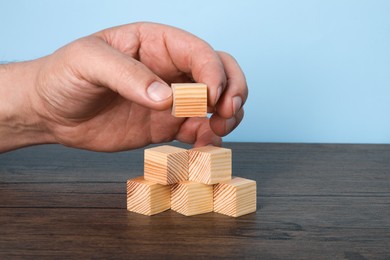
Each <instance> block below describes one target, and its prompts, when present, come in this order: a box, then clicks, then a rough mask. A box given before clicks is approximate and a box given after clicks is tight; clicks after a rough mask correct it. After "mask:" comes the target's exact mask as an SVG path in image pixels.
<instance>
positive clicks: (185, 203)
mask: <svg viewBox="0 0 390 260" xmlns="http://www.w3.org/2000/svg"><path fill="white" fill-rule="evenodd" d="M171 88H172V91H173V106H172V115H173V116H175V117H205V116H207V85H205V84H203V83H177V84H172V86H171ZM127 209H128V210H129V211H132V212H136V213H140V214H144V215H149V216H150V215H154V214H157V213H160V212H163V211H165V210H168V209H171V210H174V211H176V212H178V213H180V214H183V215H185V216H193V215H197V214H203V213H208V212H212V211H214V212H217V213H221V214H225V215H228V216H232V217H239V216H242V215H245V214H249V213H252V212H255V211H256V182H255V181H253V180H248V179H244V178H240V177H232V151H231V150H230V149H226V148H220V147H214V146H204V147H199V148H194V149H190V150H186V149H183V148H179V147H175V146H170V145H163V146H158V147H154V148H150V149H145V153H144V175H143V176H140V177H137V178H134V179H131V180H128V181H127Z"/></svg>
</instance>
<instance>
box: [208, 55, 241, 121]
mask: <svg viewBox="0 0 390 260" xmlns="http://www.w3.org/2000/svg"><path fill="white" fill-rule="evenodd" d="M218 55H219V57H220V58H221V61H222V63H223V65H224V68H225V73H226V77H227V86H226V89H225V92H224V93H223V96H222V98H221V99H220V100H219V102H218V104H217V106H216V112H217V113H218V115H219V116H221V117H223V118H226V119H228V118H231V117H233V116H234V115H236V114H237V113H238V112H239V111H240V109H241V108H242V106H243V105H244V103H245V101H246V99H247V97H248V87H247V84H246V79H245V75H244V73H243V72H242V70H241V68H240V66H239V65H238V63H237V61H236V60H235V59H234V58H233V57H232V56H231V55H230V54H228V53H225V52H218Z"/></svg>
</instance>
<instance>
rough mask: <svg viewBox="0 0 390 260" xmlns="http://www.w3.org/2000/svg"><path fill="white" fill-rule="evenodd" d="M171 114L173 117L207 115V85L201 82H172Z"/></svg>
mask: <svg viewBox="0 0 390 260" xmlns="http://www.w3.org/2000/svg"><path fill="white" fill-rule="evenodd" d="M171 88H172V91H173V107H172V115H173V116H175V117H206V116H207V85H206V84H203V83H180V84H179V83H174V84H172V85H171Z"/></svg>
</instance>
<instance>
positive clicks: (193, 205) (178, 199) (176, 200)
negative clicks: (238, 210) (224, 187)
mask: <svg viewBox="0 0 390 260" xmlns="http://www.w3.org/2000/svg"><path fill="white" fill-rule="evenodd" d="M171 209H172V210H174V211H176V212H178V213H180V214H183V215H185V216H193V215H198V214H203V213H208V212H212V211H213V186H212V185H206V184H203V183H198V182H192V181H183V182H180V183H177V184H174V185H172V189H171Z"/></svg>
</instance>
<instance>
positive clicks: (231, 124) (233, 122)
mask: <svg viewBox="0 0 390 260" xmlns="http://www.w3.org/2000/svg"><path fill="white" fill-rule="evenodd" d="M236 123H237V120H236V118H235V117H232V118H229V119H228V120H226V123H225V129H226V133H230V132H231V131H232V130H233V129H234V128H235V127H236Z"/></svg>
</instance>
